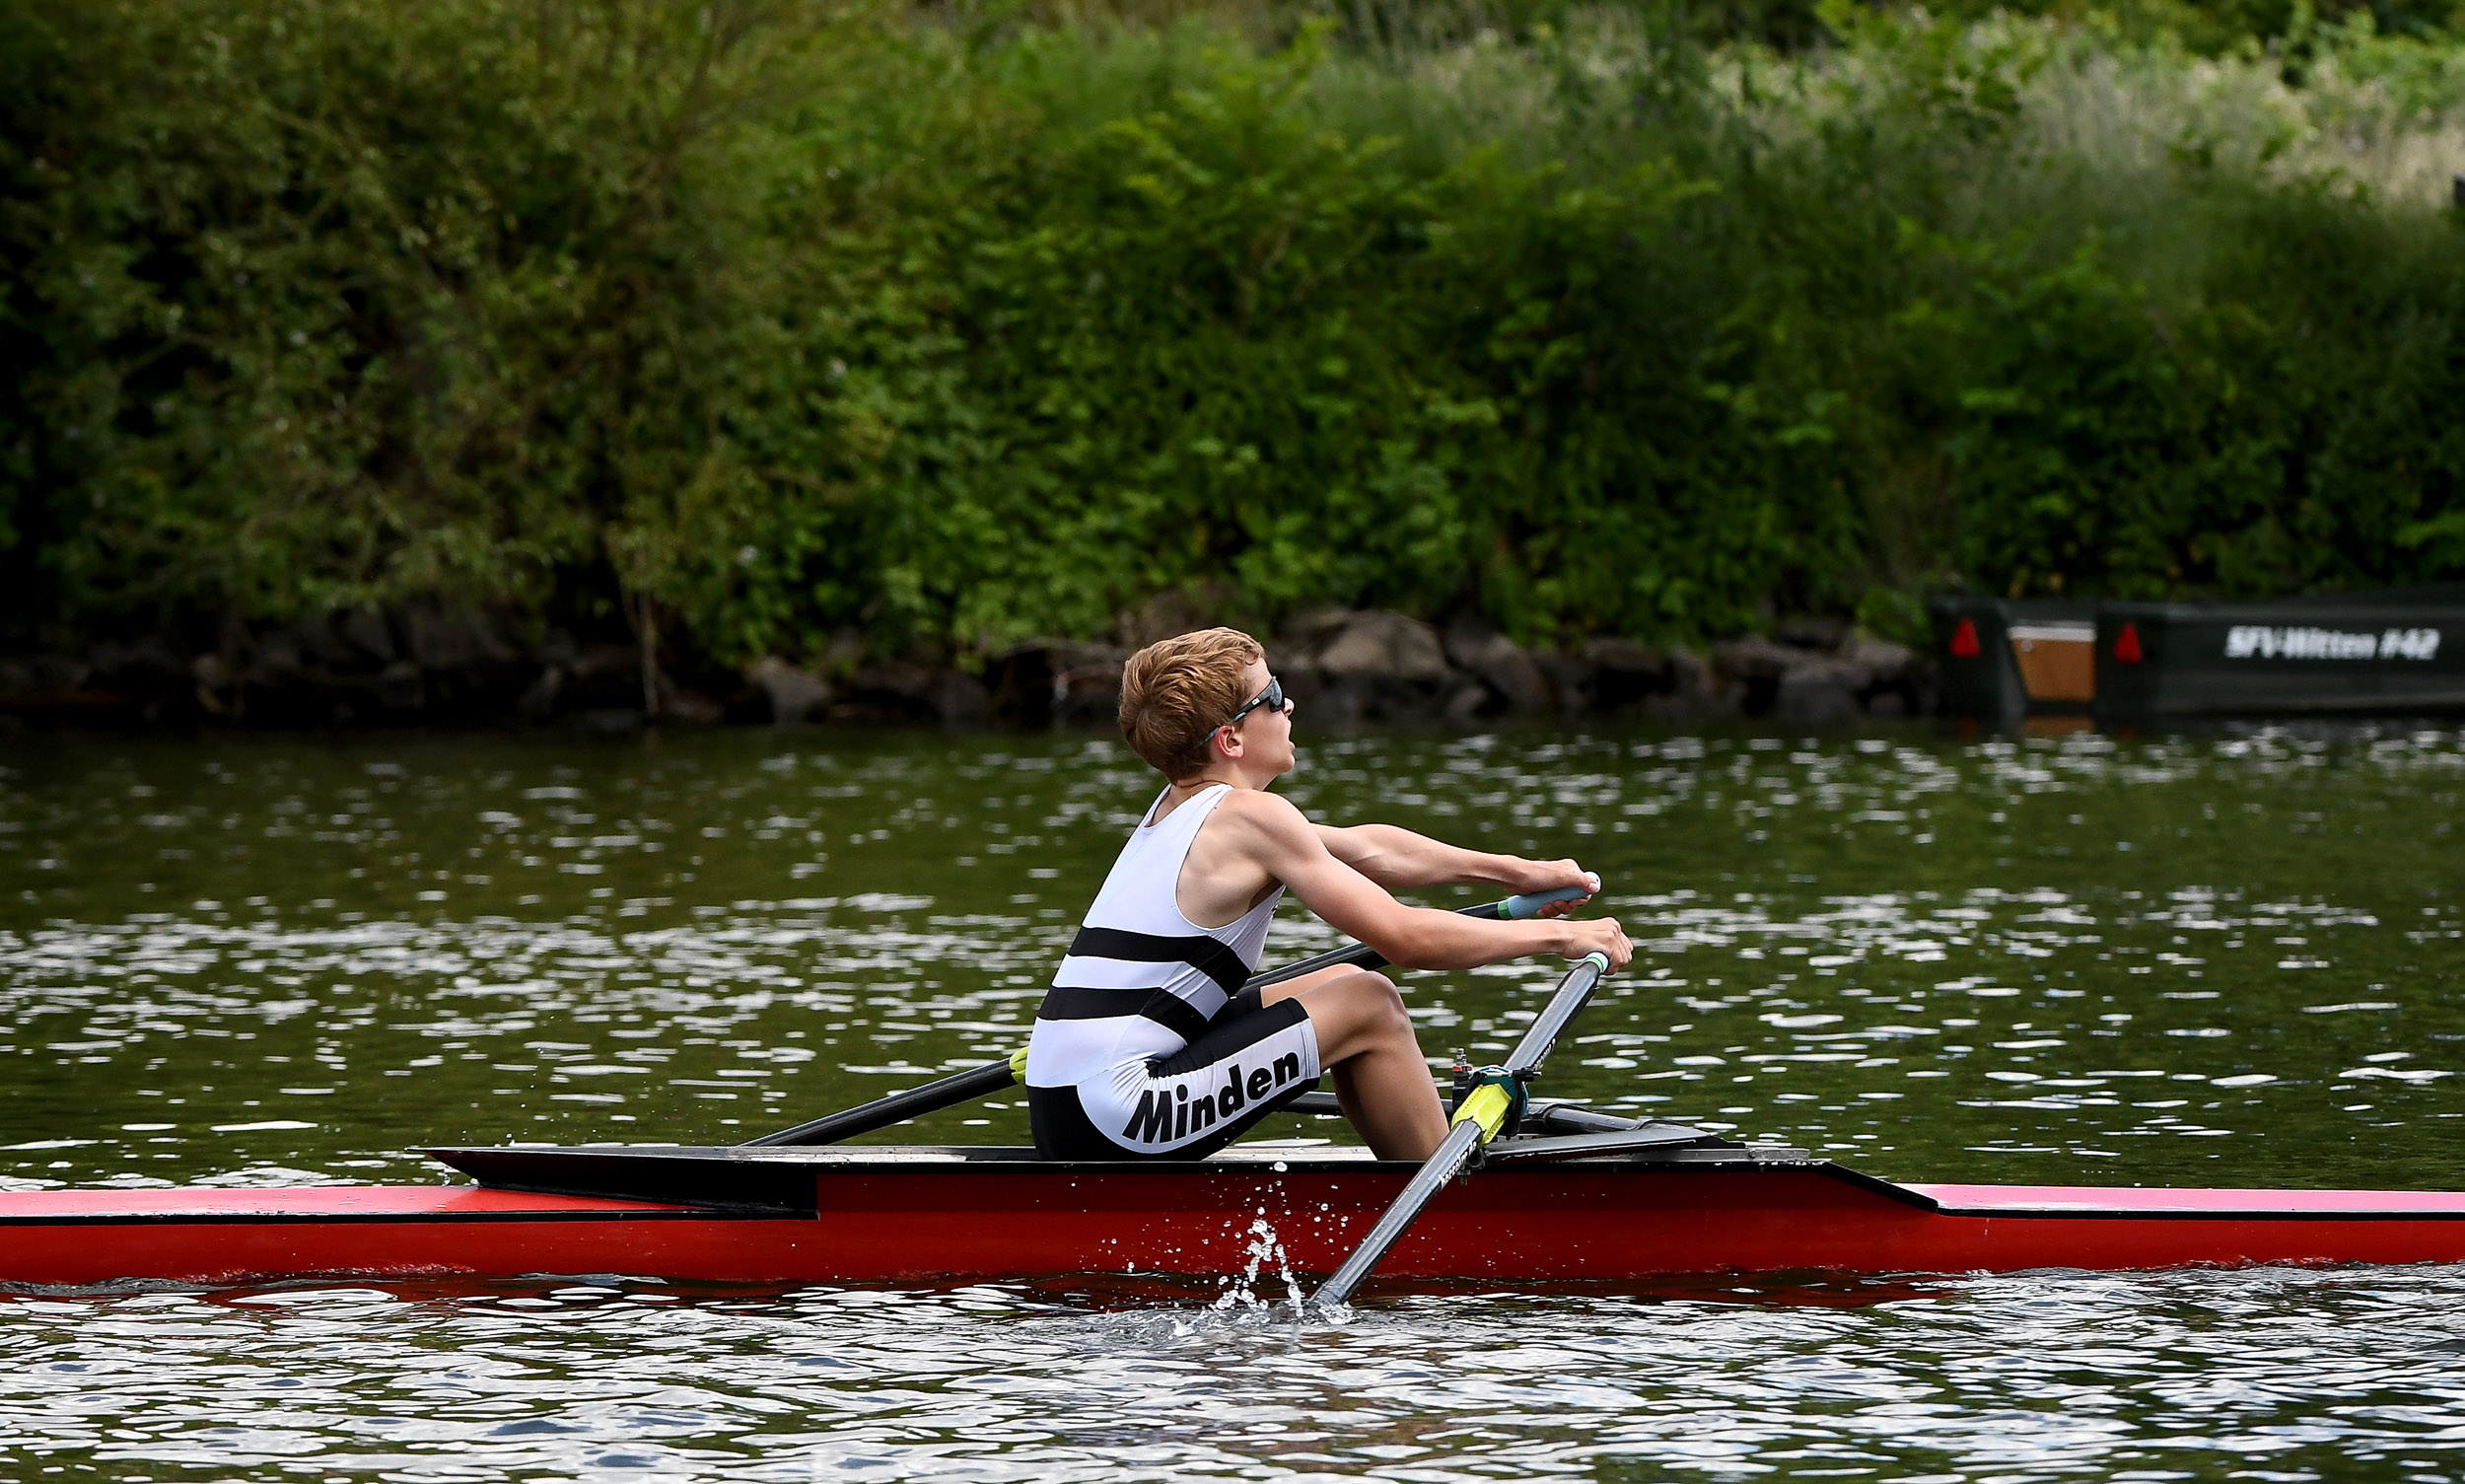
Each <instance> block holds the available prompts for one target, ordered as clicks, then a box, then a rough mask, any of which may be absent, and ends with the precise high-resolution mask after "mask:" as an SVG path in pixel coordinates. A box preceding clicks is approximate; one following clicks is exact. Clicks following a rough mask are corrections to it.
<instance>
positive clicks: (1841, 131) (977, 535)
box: [0, 0, 2465, 661]
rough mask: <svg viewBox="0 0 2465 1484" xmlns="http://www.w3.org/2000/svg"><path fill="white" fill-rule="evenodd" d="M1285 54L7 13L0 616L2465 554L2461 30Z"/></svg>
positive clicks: (1665, 629) (1690, 600)
mask: <svg viewBox="0 0 2465 1484" xmlns="http://www.w3.org/2000/svg"><path fill="white" fill-rule="evenodd" d="M1262 14H1264V13H1262ZM1298 14H1299V13H1298V12H1293V13H1286V12H1282V11H1279V12H1275V13H1274V14H1273V15H1270V16H1268V18H1267V20H1266V21H1264V22H1260V21H1259V20H1258V18H1257V17H1249V18H1247V20H1248V21H1249V22H1250V23H1251V24H1249V25H1247V26H1244V25H1242V24H1237V23H1239V22H1240V21H1241V20H1242V18H1240V17H1235V18H1234V20H1232V21H1226V20H1224V19H1221V18H1218V19H1215V20H1208V19H1204V18H1199V19H1191V18H1183V19H1180V20H1172V21H1169V22H1168V23H1166V22H1159V23H1158V24H1154V25H1124V24H1118V23H1115V22H1109V21H1107V22H1103V23H1096V22H1085V21H1066V20H1055V19H1052V18H1049V17H1048V18H1045V19H1042V20H1032V19H1023V18H1021V16H1019V15H1017V14H1013V13H1008V12H1003V13H998V14H996V13H984V14H981V15H977V14H973V13H958V14H956V16H955V18H953V16H952V15H951V14H944V15H941V16H939V17H937V18H936V19H934V20H932V21H930V22H925V21H918V20H916V19H914V18H913V17H911V16H909V15H907V14H905V13H891V12H887V11H880V12H875V11H864V10H857V9H850V8H847V7H845V6H836V5H830V4H828V3H826V0H710V3H707V4H703V5H700V6H679V5H671V4H667V3H662V0H430V3H425V4H421V5H417V6H404V5H399V4H395V3H392V0H0V261H5V264H6V274H7V276H6V282H5V292H6V298H5V301H0V353H4V354H5V355H6V357H7V360H8V363H9V366H10V376H9V377H8V379H7V382H6V385H5V386H0V481H5V485H6V490H5V501H6V503H5V506H4V507H0V514H5V519H6V530H5V537H6V539H7V541H8V543H9V545H8V552H7V556H6V561H7V562H8V563H9V564H10V565H9V568H8V570H9V572H10V582H9V585H8V590H7V593H6V596H5V597H4V598H0V615H5V617H6V619H7V620H8V621H9V622H11V623H12V624H14V626H15V628H16V629H17V631H18V633H19V636H20V641H21V642H24V641H26V640H28V639H30V638H33V637H36V636H50V637H57V636H60V635H71V636H73V635H75V634H78V633H92V632H99V631H103V630H108V629H119V630H127V629H132V628H142V627H150V626H151V627H167V628H174V629H177V630H179V631H181V632H182V633H183V634H184V635H185V636H186V637H187V638H188V640H189V641H190V642H192V643H208V644H210V643H212V642H213V636H214V635H215V634H217V633H218V632H222V631H224V630H225V629H226V628H227V626H229V625H231V624H233V623H236V622H248V621H255V620H260V619H281V618H285V617H289V616H296V615H302V614H314V613H320V612H325V611H330V610H335V609H339V608H345V607H352V606H382V605H385V604H387V603H392V602H398V601H404V600H407V599H410V598H414V597H420V596H435V597H438V598H441V599H443V600H445V601H449V602H455V603H486V604H492V605H498V606H500V607H503V608H507V609H510V610H512V611H515V612H518V613H522V614H527V615H530V616H531V617H532V618H533V619H534V620H541V621H544V620H545V619H548V618H557V619H562V620H566V621H574V620H582V621H593V620H596V621H601V622H611V621H613V617H612V615H614V614H616V613H618V612H619V611H622V612H624V613H625V614H627V615H628V616H631V617H634V618H635V619H637V620H640V619H645V618H650V619H657V618H659V617H660V616H661V615H667V614H673V615H675V624H674V625H671V626H670V627H669V629H667V630H666V632H667V633H668V634H669V635H670V636H671V637H672V636H674V635H676V634H677V633H678V626H680V628H681V632H682V634H683V636H684V641H685V642H688V643H689V644H690V645H691V646H692V647H693V648H694V649H696V650H697V651H698V652H700V653H701V654H703V655H706V656H709V657H712V658H716V659H719V660H723V661H734V660H738V659H741V658H744V657H748V656H751V655H755V654H759V653H764V652H777V653H785V654H789V655H792V656H805V655H810V654H813V653H817V652H818V651H819V650H820V649H821V648H822V647H823V646H824V644H825V643H826V642H827V641H828V639H829V637H830V636H831V635H833V634H834V633H840V632H846V631H850V630H854V631H858V632H861V633H863V634H864V635H865V636H867V638H868V640H869V641H870V643H871V644H872V645H873V647H874V648H875V649H876V650H877V651H880V652H885V653H886V652H893V651H906V652H911V653H918V654H925V655H943V656H951V657H956V658H959V659H961V660H964V659H965V658H966V657H968V656H970V655H976V654H982V653H984V652H986V651H988V650H990V649H994V648H997V647H999V646H1001V645H1003V644H1005V643H1008V642H1010V641H1011V640H1014V639H1016V638H1018V637H1021V636H1023V635H1027V634H1032V633H1058V634H1090V633H1096V632H1101V631H1107V630H1109V629H1111V628H1112V627H1113V626H1114V625H1115V624H1116V622H1117V621H1118V617H1119V615H1120V614H1121V613H1123V612H1125V611H1128V610H1130V609H1133V608H1136V607H1137V606H1138V605H1139V604H1141V603H1143V602H1145V601H1148V600H1149V599H1151V598H1152V597H1153V596H1154V595H1157V594H1159V593H1164V592H1169V591H1180V592H1183V593H1186V594H1189V595H1192V598H1193V601H1195V602H1196V603H1197V604H1198V605H1199V606H1200V607H1201V608H1204V609H1207V610H1211V611H1216V612H1220V613H1221V614H1223V615H1224V616H1226V617H1229V618H1233V619H1236V620H1242V621H1248V622H1253V623H1270V622H1272V621H1274V620H1275V619H1276V618H1278V617H1279V616H1280V615H1282V614H1283V613H1285V612H1287V611H1289V610H1291V609H1293V608H1295V607H1298V606H1300V605H1303V604H1307V603H1311V602H1317V601H1338V602H1345V603H1379V604H1388V605H1394V606H1399V607H1403V608H1407V609H1411V610H1415V611H1419V612H1423V613H1428V614H1433V615H1437V614H1443V613H1444V612H1446V611H1449V610H1452V609H1455V608H1458V607H1462V606H1467V605H1470V606H1477V607H1480V608H1482V609H1484V610H1485V611H1486V612H1487V613H1488V614H1489V615H1490V616H1492V617H1493V618H1494V619H1496V620H1497V621H1499V622H1500V623H1502V624H1503V625H1505V626H1507V627H1509V628H1510V629H1512V630H1514V632H1516V633H1518V634H1520V635H1522V636H1524V637H1526V638H1529V639H1535V640H1542V639H1553V638H1566V637H1572V636H1577V635H1581V634H1583V633H1586V632H1624V633H1631V634H1637V635H1646V636H1650V635H1658V634H1665V633H1687V632H1704V631H1722V630H1732V629H1736V628H1740V627H1747V626H1752V625H1754V624H1755V623H1757V622H1759V621H1761V620H1762V619H1763V618H1764V617H1766V616H1768V615H1770V614H1772V613H1774V612H1778V611H1792V610H1828V611H1839V612H1859V613H1862V614H1863V616H1865V617H1866V619H1867V620H1868V621H1869V622H1873V623H1876V624H1877V625H1879V626H1882V627H1884V628H1886V629H1889V628H1892V627H1895V626H1901V625H1905V624H1906V622H1907V621H1908V615H1909V613H1910V612H1911V609H1912V605H1913V603H1914V601H1915V600H1916V599H1918V598H1920V597H1922V596H1923V595H1924V594H1925V593H1927V592H1929V591H1934V590H1938V589H1942V588H1947V587H1952V586H1958V585H1963V584H1965V585H1969V586H1977V587H1985V588H1990V589H1992V590H1996V591H2008V592H2013V593H2052V592H2063V593H2092V592H2101V593H2117V594H2137V595H2147V594H2161V593H2198V592H2216V593H2224V594H2258V593H2269V592H2278V591H2285V590H2289V589H2296V588H2302V587H2310V586H2323V585H2325V586H2351V585H2359V584H2366V583H2378V582H2402V581H2413V580H2428V579H2431V578H2436V577H2441V576H2451V575H2456V574H2458V573H2460V572H2465V423H2461V422H2460V420H2459V419H2458V418H2457V417H2456V415H2455V409H2456V408H2458V407H2460V406H2465V230H2460V226H2459V222H2458V219H2457V218H2458V215H2459V214H2458V213H2457V212H2455V211H2453V210H2451V209H2449V208H2448V206H2447V204H2446V202H2447V196H2448V191H2449V182H2448V175H2449V173H2450V172H2451V171H2453V170H2459V169H2465V50H2460V49H2458V48H2455V47H2452V46H2450V45H2449V44H2448V43H2446V42H2445V41H2443V40H2441V39H2439V38H2438V35H2431V36H2430V38H2428V39H2418V38H2410V37H2402V36H2394V35H2382V34H2380V33H2379V32H2378V31H2377V30H2376V29H2375V23H2374V22H2373V20H2372V19H2371V15H2370V13H2368V12H2356V13H2354V15H2353V17H2352V18H2351V19H2349V20H2347V21H2344V22H2342V23H2339V24H2336V25H2333V26H2323V25H2321V24H2319V23H2316V22H2314V21H2313V20H2312V19H2311V18H2310V12H2308V11H2301V12H2299V13H2298V14H2295V13H2290V12H2289V15H2290V16H2291V22H2289V23H2287V24H2283V25H2281V24H2277V23H2273V22H2267V20H2266V17H2262V18H2261V20H2260V21H2257V22H2253V21H2245V22H2233V23H2231V24H2228V22H2229V21H2230V17H2229V18H2228V21H2220V22H2218V23H2217V24H2218V26H2222V27H2224V29H2225V32H2226V33H2232V32H2235V31H2236V29H2237V28H2239V30H2240V31H2241V32H2252V31H2257V32H2262V33H2271V34H2273V35H2274V39H2272V40H2270V41H2269V42H2268V43H2267V44H2265V45H2263V44H2261V43H2260V42H2257V41H2252V40H2249V39H2247V38H2246V39H2243V40H2240V41H2236V40H2234V39H2233V37H2232V35H2224V34H2223V33H2219V35H2223V39H2221V40H2220V39H2218V37H2217V36H2211V37H2210V38H2209V39H2208V40H2207V41H2203V42H2202V43H2201V44H2203V45H2206V46H2208V47H2209V49H2210V50H2211V51H2213V52H2215V53H2216V54H2214V55H2207V56H2203V55H2200V54H2198V53H2196V52H2194V51H2192V50H2188V49H2186V47H2185V44H2184V43H2183V42H2181V41H2178V40H2176V39H2175V38H2174V35H2175V33H2172V32H2168V31H2165V30H2164V29H2163V28H2161V27H2157V26H2155V25H2154V24H2153V23H2147V17H2145V16H2144V17H2143V18H2142V22H2143V23H2147V24H2142V25H2140V27H2139V29H2138V30H2130V29H2125V30H2118V29H2117V28H2116V26H2115V25H2114V24H2112V23H2109V22H2106V21H2103V20H2100V19H2098V18H2095V17H2090V18H2087V19H2085V20H2081V21H2069V20H2062V19H2036V20H2025V19H2013V18H2010V17H2007V16H2003V15H2001V14H1994V15H1986V16H1982V17H1981V18H1978V19H1974V20H1957V19H1953V20H1940V21H1937V20H1930V19H1928V18H1926V17H1925V16H1923V15H1918V14H1906V15H1895V14H1890V13H1881V14H1877V13H1869V12H1864V11H1857V10H1852V9H1851V8H1849V7H1848V6H1846V5H1837V6H1836V7H1834V8H1830V9H1826V10H1824V11H1823V12H1822V14H1821V15H1820V17H1819V25H1818V24H1817V21H1818V18H1816V17H1813V16H1811V15H1809V16H1807V17H1805V18H1802V19H1803V20H1804V23H1805V26H1806V27H1809V28H1813V29H1814V31H1815V32H1817V33H1819V35H1820V37H1821V41H1820V44H1815V45H1810V46H1805V47H1801V48H1789V49H1777V48H1775V47H1774V46H1772V45H1770V44H1768V41H1769V40H1770V39H1771V38H1772V36H1774V35H1780V34H1782V33H1787V32H1789V31H1790V30H1791V28H1792V26H1794V25H1795V24H1796V23H1790V25H1783V24H1781V22H1783V21H1786V20H1787V17H1786V16H1783V15H1782V14H1781V13H1780V12H1777V11H1776V12H1772V13H1770V14H1769V15H1765V14H1763V13H1760V12H1758V13H1756V14H1755V15H1754V16H1750V17H1748V18H1747V21H1746V22H1741V23H1734V24H1732V23H1730V22H1723V23H1721V25H1720V26H1715V27H1713V28H1712V29H1714V30H1720V29H1723V28H1727V29H1729V30H1735V29H1736V28H1737V26H1740V25H1742V26H1743V28H1744V30H1745V31H1746V32H1748V33H1754V34H1760V35H1762V37H1763V38H1762V39H1758V38H1757V35H1752V34H1750V35H1742V36H1733V37H1730V38H1727V39H1718V40H1717V44H1709V45H1707V44H1706V42H1705V39H1704V32H1705V30H1706V29H1707V28H1706V23H1704V22H1703V20H1702V18H1701V17H1700V16H1699V17H1697V18H1695V24H1691V25H1681V24H1674V23H1671V24H1660V23H1659V22H1656V21H1655V19H1654V17H1652V16H1649V15H1642V14H1639V13H1633V12H1618V11H1609V12H1573V11H1551V12H1549V13H1548V15H1547V16H1545V17H1544V16H1540V15H1539V13H1537V12H1536V13H1535V14H1534V16H1527V17H1522V18H1521V19H1520V20H1519V21H1518V22H1517V24H1516V26H1510V27H1508V28H1507V29H1506V30H1505V31H1503V32H1499V31H1488V30H1483V29H1482V28H1480V27H1478V26H1472V25H1468V24H1467V25H1460V26H1457V27H1455V28H1454V30H1453V32H1452V33H1451V34H1449V35H1437V36H1423V37H1419V38H1405V39H1404V40H1398V39H1396V38H1394V37H1392V36H1384V37H1379V36H1373V35H1368V33H1369V32H1375V31H1376V30H1377V28H1376V27H1375V26H1368V27H1367V32H1365V25H1366V24H1367V23H1365V22H1363V21H1362V19H1361V16H1360V15H1358V14H1356V15H1354V17H1353V19H1352V21H1351V22H1350V23H1348V29H1336V28H1331V27H1321V26H1317V25H1314V24H1300V25H1295V24H1292V23H1293V22H1294V19H1295V17H1296V16H1297V15H1298ZM1363 14H1367V13H1363ZM2186 14H2189V13H2188V12H2186ZM2202 14H2204V15H2210V19H2211V20H2212V21H2214V20H2215V19H2216V16H2215V15H2214V14H2211V13H2207V12H2203V13H2202ZM2253 14H2254V15H2255V16H2256V15H2259V13H2258V12H2254V13H2253ZM2271 14H2273V13H2271ZM2390 14H2391V15H2392V16H2394V17H2396V19H2397V20H2399V21H2403V22H2405V24H2406V25H2408V26H2411V27H2413V28H2414V29H2416V30H2426V29H2435V23H2437V22H2438V21H2439V20H2440V18H2437V17H2430V19H2428V20H2426V19H2425V18H2426V16H2428V13H2423V14H2420V15H2418V14H2416V13H2415V12H2410V11H2409V12H2402V13H2399V12H2391V13H2390ZM1776 17H1777V18H1778V19H1777V20H1776V19H1775V18H1776ZM2292 23H2298V25H2293V29H2292V30H2291V31H2289V30H2288V25H2292ZM1517 27H1519V29H1517ZM2272 28H2273V32H2272ZM2178 30H2179V29H2178ZM2297 33H2298V34H2297ZM1780 38H1781V39H1784V40H1786V39H1789V37H1788V36H1787V35H1780Z"/></svg>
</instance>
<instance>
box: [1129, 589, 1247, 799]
mask: <svg viewBox="0 0 2465 1484" xmlns="http://www.w3.org/2000/svg"><path fill="white" fill-rule="evenodd" d="M1266 652H1267V651H1266V648H1265V646H1263V645H1261V644H1260V643H1259V642H1258V641H1257V640H1255V639H1252V638H1251V637H1249V636H1248V635H1247V634H1244V633H1242V632H1241V631H1240V630H1239V629H1224V628H1216V629H1199V630H1198V631H1196V632H1195V633H1188V634H1177V635H1175V636H1173V637H1172V638H1170V639H1159V640H1157V641H1156V642H1155V643H1153V644H1151V645H1149V646H1147V648H1145V649H1143V650H1140V651H1139V652H1138V653H1137V654H1135V655H1132V656H1131V657H1130V663H1129V664H1127V665H1125V666H1123V667H1122V668H1121V735H1122V737H1123V738H1124V739H1125V740H1127V741H1128V742H1129V743H1130V750H1131V751H1133V752H1136V753H1137V754H1138V755H1139V756H1141V757H1144V758H1146V759H1147V761H1148V762H1149V763H1150V764H1151V765H1152V766H1154V767H1155V769H1156V770H1157V771H1158V772H1160V773H1162V774H1163V775H1164V776H1165V777H1166V778H1169V779H1171V780H1172V781H1174V782H1175V783H1178V782H1180V781H1181V780H1183V779H1185V778H1194V777H1196V776H1197V775H1198V773H1199V772H1200V770H1202V769H1204V768H1205V767H1206V766H1207V743H1208V741H1209V740H1210V739H1212V738H1213V737H1214V736H1215V735H1216V729H1217V728H1218V727H1221V726H1223V725H1224V724H1225V723H1227V722H1229V721H1231V720H1232V713H1233V712H1235V711H1238V710H1239V709H1240V707H1241V703H1242V702H1243V701H1246V700H1248V699H1249V696H1248V694H1247V692H1246V689H1245V683H1244V682H1245V680H1246V677H1247V671H1248V670H1249V664H1250V662H1251V661H1252V660H1256V659H1259V658H1261V657H1262V656H1264V655H1265V654H1266Z"/></svg>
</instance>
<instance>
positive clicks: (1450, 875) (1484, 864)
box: [1310, 824, 1590, 895]
mask: <svg viewBox="0 0 2465 1484" xmlns="http://www.w3.org/2000/svg"><path fill="white" fill-rule="evenodd" d="M1310 827H1311V828H1312V829H1314V830H1316V831H1317V834H1318V839H1319V841H1320V843H1322V844H1324V845H1325V846H1326V848H1327V853H1328V854H1329V855H1332V856H1334V857H1335V858H1336V859H1337V860H1339V861H1342V862H1343V863H1344V864H1345V865H1347V866H1350V867H1351V868H1353V869H1354V870H1355V871H1358V872H1360V873H1361V874H1362V875H1363V876H1366V877H1368V878H1369V879H1370V880H1372V881H1373V882H1375V883H1378V884H1379V885H1381V886H1383V887H1385V888H1386V889H1387V890H1389V891H1411V890H1414V889H1416V888H1418V887H1422V886H1483V885H1490V886H1504V887H1506V888H1507V889H1508V890H1509V891H1512V892H1514V893H1517V894H1523V893H1527V892H1528V893H1531V894H1534V895H1537V894H1539V893H1541V892H1545V891H1563V890H1566V889H1567V888H1569V887H1573V886H1586V885H1589V884H1590V879H1589V878H1587V877H1586V876H1585V874H1584V869H1583V868H1582V867H1580V866H1578V865H1576V864H1575V863H1574V862H1573V861H1527V860H1525V859H1524V858H1523V857H1521V856H1514V855H1492V854H1490V853H1489V852H1487V851H1481V850H1465V849H1463V848H1462V847H1460V846H1456V845H1449V844H1447V843H1446V842H1445V841H1444V840H1433V839H1431V838H1430V837H1429V836H1428V835H1421V834H1415V833H1413V832H1412V831H1411V830H1408V829H1404V828H1400V827H1398V826H1396V825H1393V824H1354V825H1349V826H1345V827H1341V828H1339V827H1337V826H1335V825H1332V824H1313V825H1311V826H1310Z"/></svg>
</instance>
